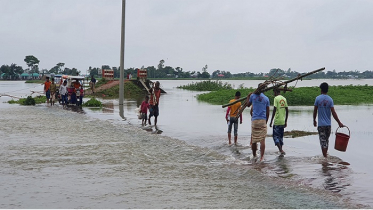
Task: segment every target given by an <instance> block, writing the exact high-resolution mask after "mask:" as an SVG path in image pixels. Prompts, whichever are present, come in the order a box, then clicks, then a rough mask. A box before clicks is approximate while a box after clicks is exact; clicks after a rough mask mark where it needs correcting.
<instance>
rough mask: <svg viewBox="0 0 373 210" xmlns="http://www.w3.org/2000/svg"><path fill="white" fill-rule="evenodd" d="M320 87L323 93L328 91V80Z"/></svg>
mask: <svg viewBox="0 0 373 210" xmlns="http://www.w3.org/2000/svg"><path fill="white" fill-rule="evenodd" d="M320 89H321V91H322V92H323V93H328V90H329V85H328V83H326V82H323V83H321V85H320Z"/></svg>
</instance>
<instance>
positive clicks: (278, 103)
mask: <svg viewBox="0 0 373 210" xmlns="http://www.w3.org/2000/svg"><path fill="white" fill-rule="evenodd" d="M273 93H274V94H275V98H274V100H273V112H272V118H271V122H270V123H269V126H270V127H272V123H273V119H275V122H274V123H273V141H274V142H275V145H276V146H277V147H278V150H279V151H280V153H281V154H282V155H285V152H284V150H283V149H282V146H283V145H284V129H285V128H286V127H287V122H288V114H289V109H288V103H287V101H286V98H285V97H284V96H282V95H281V94H280V90H279V89H278V88H275V89H273Z"/></svg>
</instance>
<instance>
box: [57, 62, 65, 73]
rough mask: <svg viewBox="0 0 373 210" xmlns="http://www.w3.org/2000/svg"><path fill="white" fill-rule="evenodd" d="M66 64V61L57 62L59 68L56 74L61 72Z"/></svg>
mask: <svg viewBox="0 0 373 210" xmlns="http://www.w3.org/2000/svg"><path fill="white" fill-rule="evenodd" d="M64 66H65V63H57V64H56V67H57V69H58V71H57V73H56V74H59V73H60V72H61V71H62V68H63V67H64Z"/></svg>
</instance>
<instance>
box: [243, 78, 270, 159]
mask: <svg viewBox="0 0 373 210" xmlns="http://www.w3.org/2000/svg"><path fill="white" fill-rule="evenodd" d="M260 85H261V84H259V86H260ZM259 86H258V87H259ZM246 103H247V106H248V107H250V106H251V105H253V111H252V113H253V114H252V118H251V138H252V139H251V141H252V145H251V149H252V151H253V156H254V157H256V150H257V143H260V161H262V160H263V159H264V151H265V138H266V136H267V122H268V118H269V99H268V97H267V96H265V95H264V94H263V93H258V94H251V93H250V94H249V95H248V96H247V99H246Z"/></svg>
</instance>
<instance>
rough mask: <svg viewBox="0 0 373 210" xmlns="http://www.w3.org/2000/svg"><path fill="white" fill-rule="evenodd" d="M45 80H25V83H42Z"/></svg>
mask: <svg viewBox="0 0 373 210" xmlns="http://www.w3.org/2000/svg"><path fill="white" fill-rule="evenodd" d="M44 82H45V80H38V79H36V80H26V82H25V83H39V84H43V83H44Z"/></svg>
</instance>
